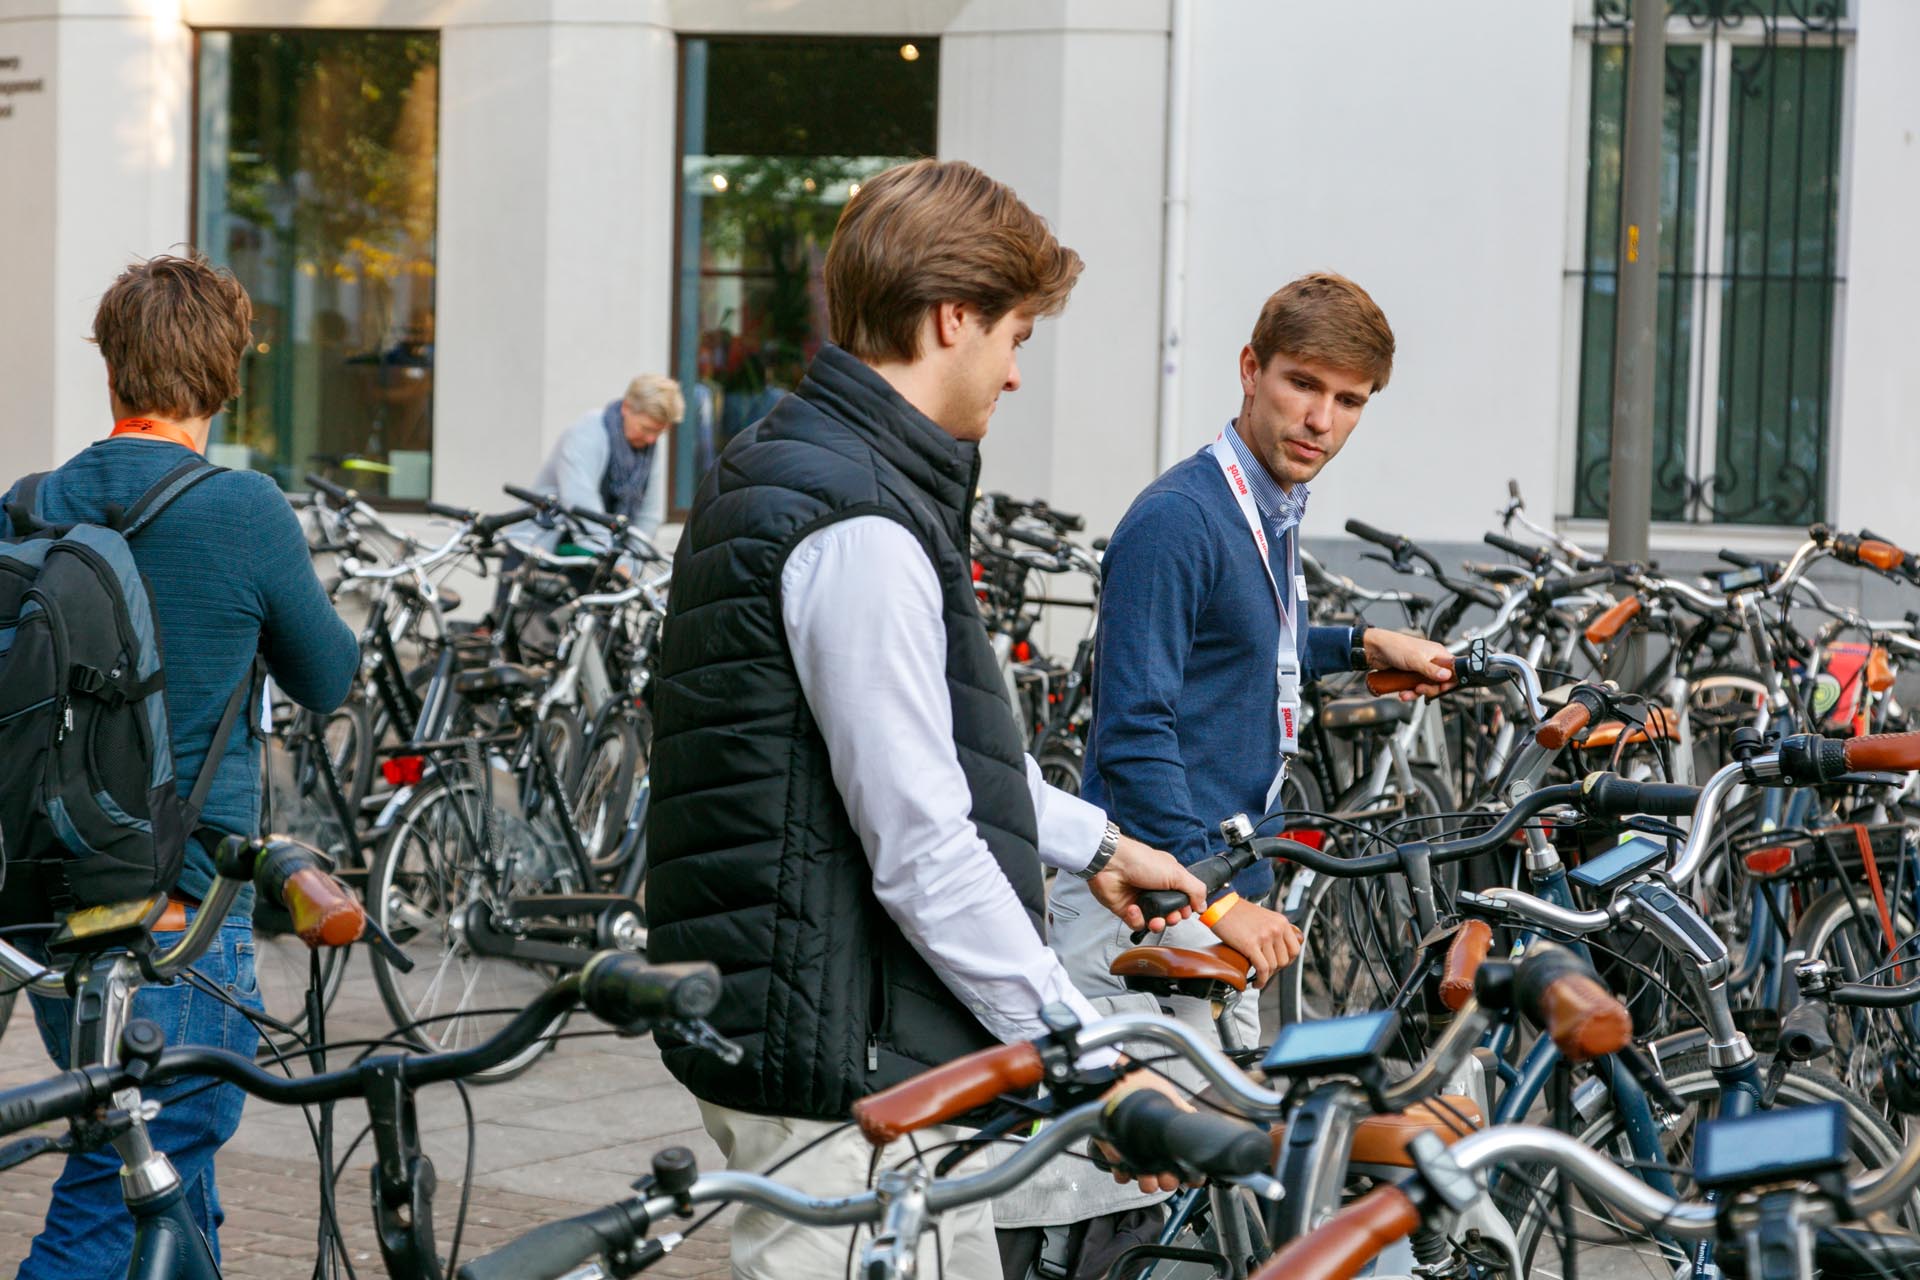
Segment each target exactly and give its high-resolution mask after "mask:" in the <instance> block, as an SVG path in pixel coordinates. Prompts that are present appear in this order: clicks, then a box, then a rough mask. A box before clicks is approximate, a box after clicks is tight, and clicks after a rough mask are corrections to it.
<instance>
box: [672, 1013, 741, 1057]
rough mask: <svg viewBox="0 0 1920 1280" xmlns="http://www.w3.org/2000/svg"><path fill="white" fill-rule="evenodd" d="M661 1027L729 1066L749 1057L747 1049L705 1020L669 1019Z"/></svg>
mask: <svg viewBox="0 0 1920 1280" xmlns="http://www.w3.org/2000/svg"><path fill="white" fill-rule="evenodd" d="M659 1025H660V1027H661V1028H662V1029H663V1030H665V1031H667V1032H668V1033H670V1034H672V1035H676V1036H678V1037H680V1039H682V1040H685V1041H686V1042H687V1043H688V1044H689V1045H691V1046H693V1047H694V1048H696V1049H705V1050H706V1051H707V1052H708V1053H711V1054H712V1055H713V1056H714V1057H716V1058H718V1059H720V1061H722V1062H724V1063H726V1064H727V1065H728V1066H733V1065H734V1064H735V1063H737V1062H739V1061H740V1059H742V1058H744V1057H746V1056H747V1051H746V1050H745V1049H743V1048H741V1047H740V1046H739V1045H737V1044H735V1043H734V1042H733V1041H731V1040H729V1039H727V1038H726V1037H725V1036H723V1035H721V1034H720V1033H719V1032H718V1031H715V1030H714V1029H713V1024H712V1023H710V1022H708V1021H707V1020H706V1019H705V1018H668V1019H666V1020H665V1021H663V1022H661V1023H660V1024H659Z"/></svg>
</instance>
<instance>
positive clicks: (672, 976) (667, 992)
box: [579, 951, 720, 1027]
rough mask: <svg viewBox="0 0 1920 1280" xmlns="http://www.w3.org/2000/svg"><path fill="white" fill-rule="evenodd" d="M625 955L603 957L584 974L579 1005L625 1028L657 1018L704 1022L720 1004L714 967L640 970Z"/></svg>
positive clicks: (663, 966) (643, 966) (697, 965)
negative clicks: (687, 1019) (699, 1019)
mask: <svg viewBox="0 0 1920 1280" xmlns="http://www.w3.org/2000/svg"><path fill="white" fill-rule="evenodd" d="M632 959H633V957H632V956H630V955H629V954H628V953H627V952H623V951H601V952H598V953H596V954H595V955H594V957H593V958H592V959H590V960H588V961H587V963H586V964H585V965H584V966H583V967H582V968H581V970H580V975H579V977H580V1002H581V1003H582V1004H584V1005H586V1006H587V1008H588V1009H590V1010H592V1011H593V1015H594V1016H595V1017H596V1018H599V1019H600V1020H601V1021H602V1022H605V1023H608V1024H610V1025H612V1026H616V1027H623V1026H628V1025H631V1024H633V1023H636V1022H644V1021H647V1020H648V1019H653V1018H662V1017H666V1018H704V1017H706V1016H707V1015H708V1014H709V1013H712V1012H713V1010H714V1006H715V1005H717V1004H719V1003H720V971H719V970H718V969H716V968H714V967H713V966H712V965H710V964H705V963H700V962H693V961H689V962H685V963H681V964H635V963H632Z"/></svg>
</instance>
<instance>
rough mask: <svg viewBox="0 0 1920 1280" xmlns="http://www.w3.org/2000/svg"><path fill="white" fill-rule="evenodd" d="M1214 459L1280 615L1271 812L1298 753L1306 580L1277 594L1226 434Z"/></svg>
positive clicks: (1262, 534) (1255, 513)
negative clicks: (1276, 746)
mask: <svg viewBox="0 0 1920 1280" xmlns="http://www.w3.org/2000/svg"><path fill="white" fill-rule="evenodd" d="M1231 429H1232V428H1228V430H1231ZM1213 459H1214V461H1215V462H1217V463H1218V464H1219V465H1220V472H1221V474H1222V475H1223V476H1225V477H1226V481H1227V487H1228V488H1229V489H1231V490H1232V491H1233V497H1234V501H1235V502H1236V503H1237V504H1238V505H1239V507H1240V516H1241V519H1243V520H1245V521H1246V524H1247V532H1248V533H1250V534H1252V535H1253V545H1254V547H1255V549H1256V550H1258V551H1259V553H1260V567H1261V569H1262V570H1264V571H1265V573H1266V575H1267V585H1268V586H1270V587H1272V588H1273V607H1274V611H1275V612H1276V613H1278V614H1279V615H1280V649H1279V653H1278V654H1277V655H1276V661H1275V673H1274V684H1275V694H1276V700H1275V706H1274V715H1275V718H1276V719H1277V721H1278V723H1279V729H1280V760H1279V766H1278V771H1277V772H1276V773H1275V774H1274V776H1273V785H1272V787H1271V788H1269V789H1268V791H1267V808H1268V809H1272V808H1273V805H1274V801H1275V800H1277V799H1279V796H1280V785H1281V783H1282V782H1284V781H1285V780H1286V776H1287V757H1288V756H1290V755H1293V754H1294V753H1295V752H1297V751H1299V750H1300V686H1301V671H1300V645H1299V641H1298V634H1299V633H1298V628H1297V626H1296V621H1295V620H1296V619H1297V618H1299V617H1300V616H1301V612H1302V610H1304V609H1305V608H1306V603H1307V579H1306V576H1305V575H1304V574H1299V575H1296V576H1295V578H1294V591H1293V599H1292V600H1291V601H1289V600H1288V599H1287V598H1286V595H1285V593H1283V592H1282V591H1281V590H1280V581H1279V579H1277V578H1275V577H1274V576H1273V561H1272V559H1271V558H1270V556H1269V555H1268V547H1267V533H1266V529H1265V528H1264V527H1262V525H1261V522H1260V512H1259V510H1258V508H1257V507H1256V506H1255V505H1254V501H1253V489H1252V487H1251V486H1250V485H1249V484H1248V483H1247V477H1246V475H1245V474H1244V473H1243V472H1242V470H1241V467H1240V459H1239V458H1238V457H1237V456H1235V454H1234V452H1233V446H1232V444H1231V443H1229V442H1228V440H1227V433H1226V432H1225V431H1222V432H1221V433H1220V435H1219V437H1218V438H1216V439H1215V440H1214V442H1213Z"/></svg>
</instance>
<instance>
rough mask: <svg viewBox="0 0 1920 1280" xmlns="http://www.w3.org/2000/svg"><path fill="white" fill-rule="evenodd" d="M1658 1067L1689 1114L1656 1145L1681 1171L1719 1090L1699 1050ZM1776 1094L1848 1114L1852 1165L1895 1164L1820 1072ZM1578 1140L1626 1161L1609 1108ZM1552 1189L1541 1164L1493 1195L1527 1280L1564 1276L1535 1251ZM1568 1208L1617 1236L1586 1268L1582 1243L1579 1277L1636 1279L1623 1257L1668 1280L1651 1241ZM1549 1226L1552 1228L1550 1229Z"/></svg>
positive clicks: (1909, 1219)
mask: <svg viewBox="0 0 1920 1280" xmlns="http://www.w3.org/2000/svg"><path fill="white" fill-rule="evenodd" d="M1663 1067H1664V1074H1665V1076H1666V1079H1667V1084H1668V1087H1669V1088H1671V1089H1672V1090H1673V1091H1674V1093H1676V1094H1678V1095H1679V1096H1680V1098H1681V1100H1682V1101H1684V1102H1686V1103H1687V1104H1688V1109H1687V1111H1686V1112H1685V1113H1683V1114H1682V1116H1681V1117H1680V1118H1679V1120H1678V1121H1677V1122H1676V1123H1675V1124H1673V1125H1672V1126H1670V1127H1668V1128H1666V1129H1664V1130H1663V1132H1662V1135H1661V1141H1662V1142H1663V1143H1666V1144H1668V1145H1667V1146H1666V1148H1665V1151H1666V1162H1667V1163H1668V1164H1671V1165H1674V1166H1677V1167H1678V1168H1681V1169H1684V1168H1686V1167H1687V1164H1688V1154H1689V1153H1690V1151H1691V1149H1692V1147H1691V1143H1692V1137H1693V1125H1694V1124H1695V1123H1696V1122H1697V1121H1698V1120H1699V1119H1700V1118H1701V1113H1702V1109H1703V1108H1705V1107H1708V1106H1709V1105H1710V1103H1711V1101H1712V1100H1714V1099H1717V1098H1718V1096H1719V1089H1720V1086H1719V1083H1718V1082H1717V1081H1716V1080H1715V1079H1714V1077H1713V1073H1712V1072H1711V1071H1710V1070H1709V1069H1708V1067H1707V1051H1706V1049H1705V1048H1704V1047H1702V1048H1697V1049H1688V1050H1686V1051H1684V1052H1682V1053H1680V1054H1677V1055H1676V1056H1675V1057H1673V1058H1672V1059H1670V1060H1669V1061H1667V1062H1666V1063H1664V1064H1663ZM1777 1096H1778V1099H1779V1100H1780V1101H1782V1102H1784V1103H1787V1104H1789V1105H1791V1104H1795V1103H1811V1102H1838V1103H1840V1105H1841V1106H1842V1107H1844V1108H1845V1109H1846V1111H1847V1131H1848V1134H1849V1140H1850V1142H1851V1143H1852V1144H1853V1151H1854V1156H1855V1159H1856V1161H1857V1163H1859V1164H1861V1165H1864V1166H1866V1167H1872V1168H1879V1167H1883V1166H1885V1165H1886V1164H1888V1163H1890V1162H1892V1161H1893V1160H1894V1159H1896V1158H1898V1156H1899V1154H1900V1152H1901V1149H1902V1147H1903V1145H1904V1144H1903V1142H1902V1140H1901V1138H1900V1136H1899V1135H1898V1134H1897V1133H1895V1132H1894V1130H1893V1128H1892V1126H1890V1125H1889V1124H1887V1122H1886V1121H1885V1120H1884V1119H1882V1118H1881V1116H1880V1115H1879V1114H1878V1113H1877V1112H1876V1111H1874V1110H1873V1108H1872V1106H1871V1105H1870V1104H1869V1103H1868V1102H1867V1101H1866V1100H1865V1099H1863V1098H1861V1097H1860V1096H1859V1095H1858V1094H1856V1093H1855V1092H1854V1091H1853V1090H1851V1089H1849V1088H1847V1086H1846V1085H1844V1084H1842V1083H1841V1082H1840V1081H1838V1080H1836V1079H1834V1078H1833V1077H1832V1076H1830V1075H1828V1074H1827V1073H1825V1072H1823V1071H1817V1070H1813V1069H1811V1068H1807V1067H1804V1066H1795V1067H1791V1068H1789V1069H1788V1072H1787V1075H1786V1077H1785V1079H1784V1080H1783V1081H1782V1082H1781V1085H1780V1091H1779V1094H1778V1095H1777ZM1709 1114H1710V1112H1709ZM1577 1136H1578V1137H1579V1138H1580V1140H1581V1142H1583V1143H1584V1144H1586V1145H1587V1146H1588V1147H1590V1148H1591V1149H1593V1150H1595V1151H1601V1152H1603V1153H1606V1154H1609V1155H1611V1156H1612V1157H1613V1158H1614V1159H1615V1160H1619V1161H1622V1162H1623V1163H1624V1162H1626V1161H1629V1160H1631V1159H1632V1154H1631V1149H1630V1148H1629V1146H1628V1145H1627V1140H1626V1135H1625V1132H1624V1128H1623V1126H1622V1124H1621V1120H1620V1115H1619V1113H1618V1112H1617V1111H1615V1110H1613V1109H1612V1108H1609V1109H1608V1110H1607V1111H1606V1113H1605V1114H1603V1115H1601V1116H1599V1117H1597V1118H1596V1119H1595V1120H1593V1121H1592V1122H1591V1123H1590V1124H1588V1125H1586V1126H1585V1127H1584V1128H1583V1129H1582V1130H1581V1131H1580V1132H1579V1134H1578V1135H1577ZM1556 1185H1557V1175H1556V1174H1555V1173H1554V1172H1553V1171H1552V1170H1550V1169H1548V1168H1545V1167H1543V1166H1537V1165H1524V1164H1523V1165H1519V1166H1507V1167H1506V1168H1505V1169H1504V1171H1503V1172H1502V1175H1501V1177H1500V1180H1499V1184H1498V1187H1497V1188H1496V1190H1495V1193H1494V1202H1495V1204H1496V1206H1497V1207H1499V1209H1500V1211H1501V1212H1502V1213H1503V1214H1505V1215H1506V1217H1507V1220H1508V1221H1509V1222H1511V1223H1512V1224H1513V1230H1514V1240H1515V1245H1516V1249H1515V1252H1516V1255H1517V1256H1518V1257H1519V1258H1520V1260H1521V1269H1522V1272H1523V1274H1525V1275H1526V1276H1527V1277H1528V1280H1556V1278H1557V1277H1559V1276H1560V1275H1561V1274H1562V1273H1561V1270H1560V1257H1559V1249H1558V1247H1557V1245H1555V1246H1554V1247H1552V1248H1549V1249H1547V1250H1544V1251H1543V1250H1542V1249H1541V1245H1542V1243H1543V1242H1545V1241H1548V1240H1552V1239H1554V1238H1555V1236H1554V1232H1555V1231H1557V1230H1558V1226H1559V1222H1558V1216H1557V1210H1556V1206H1555V1205H1554V1203H1553V1192H1554V1190H1555V1187H1556ZM1675 1185H1676V1188H1677V1189H1678V1190H1679V1192H1680V1194H1681V1195H1683V1196H1685V1195H1688V1194H1697V1193H1693V1192H1692V1190H1691V1187H1692V1184H1691V1180H1690V1179H1687V1178H1685V1177H1684V1176H1680V1175H1676V1179H1675ZM1574 1204H1575V1212H1576V1213H1577V1214H1581V1215H1582V1216H1583V1228H1591V1229H1595V1230H1604V1231H1608V1232H1610V1233H1612V1234H1613V1235H1615V1236H1618V1237H1622V1239H1621V1240H1620V1242H1619V1243H1617V1244H1615V1243H1611V1242H1609V1243H1607V1244H1605V1245H1604V1247H1606V1248H1608V1249H1610V1250H1614V1251H1615V1253H1614V1254H1612V1255H1610V1257H1609V1259H1607V1260H1603V1261H1598V1262H1589V1261H1588V1258H1587V1250H1588V1249H1591V1248H1593V1247H1594V1246H1593V1245H1592V1244H1583V1246H1582V1250H1581V1253H1582V1256H1581V1259H1580V1271H1581V1273H1582V1274H1584V1275H1596V1274H1640V1272H1639V1271H1636V1270H1633V1265H1634V1264H1633V1262H1630V1261H1628V1260H1629V1259H1633V1260H1637V1261H1638V1262H1639V1263H1640V1264H1641V1265H1642V1266H1643V1267H1644V1268H1646V1269H1647V1270H1646V1274H1650V1275H1654V1274H1657V1275H1667V1274H1672V1268H1671V1267H1667V1268H1666V1269H1664V1270H1662V1269H1660V1268H1661V1258H1662V1246H1660V1245H1659V1244H1657V1243H1655V1242H1654V1241H1652V1240H1650V1239H1645V1238H1632V1236H1631V1235H1630V1233H1628V1232H1627V1231H1624V1230H1623V1228H1622V1226H1621V1224H1620V1223H1619V1222H1617V1221H1615V1220H1613V1219H1612V1217H1611V1215H1610V1214H1607V1212H1606V1210H1605V1209H1604V1207H1601V1206H1599V1205H1597V1204H1596V1203H1595V1202H1594V1201H1592V1200H1591V1199H1590V1198H1589V1197H1587V1196H1585V1195H1584V1194H1582V1195H1577V1196H1576V1197H1575V1199H1574ZM1916 1209H1920V1205H1915V1204H1914V1203H1912V1202H1909V1204H1908V1206H1907V1208H1906V1209H1905V1210H1903V1211H1902V1213H1901V1215H1900V1217H1901V1220H1902V1222H1903V1223H1904V1224H1906V1225H1911V1224H1912V1223H1913V1222H1914V1221H1916V1220H1920V1214H1917V1213H1916ZM1550 1227H1551V1228H1552V1230H1549V1228H1550ZM1583 1234H1585V1230H1584V1229H1583ZM1543 1252H1544V1254H1545V1255H1546V1256H1544V1257H1542V1256H1540V1255H1541V1254H1542V1253H1543ZM1615 1261H1617V1263H1618V1265H1617V1267H1613V1268H1611V1269H1610V1266H1609V1264H1610V1263H1612V1262H1615Z"/></svg>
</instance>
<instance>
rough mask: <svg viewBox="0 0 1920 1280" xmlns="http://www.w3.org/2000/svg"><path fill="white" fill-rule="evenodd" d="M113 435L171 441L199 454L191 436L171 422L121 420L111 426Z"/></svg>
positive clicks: (198, 449)
mask: <svg viewBox="0 0 1920 1280" xmlns="http://www.w3.org/2000/svg"><path fill="white" fill-rule="evenodd" d="M113 434H114V435H116V436H146V437H147V438H148V439H152V440H171V441H173V443H175V444H178V445H185V446H186V447H187V448H189V449H192V450H193V451H194V452H195V453H198V452H200V446H198V445H197V444H195V443H194V441H193V436H192V434H191V433H190V432H188V431H187V430H186V429H185V428H183V427H177V426H175V425H174V424H173V423H171V422H155V421H154V420H153V419H152V418H122V419H120V421H118V422H116V423H114V424H113Z"/></svg>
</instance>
